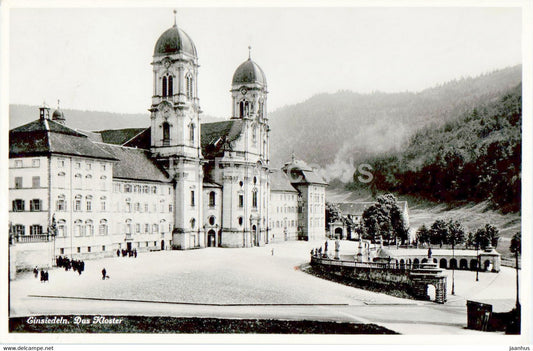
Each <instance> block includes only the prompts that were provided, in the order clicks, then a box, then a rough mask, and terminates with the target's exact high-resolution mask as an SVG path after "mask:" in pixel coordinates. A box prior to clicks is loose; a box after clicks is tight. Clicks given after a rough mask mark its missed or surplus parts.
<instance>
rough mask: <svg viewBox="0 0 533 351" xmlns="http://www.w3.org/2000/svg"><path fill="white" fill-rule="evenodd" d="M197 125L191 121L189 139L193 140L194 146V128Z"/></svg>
mask: <svg viewBox="0 0 533 351" xmlns="http://www.w3.org/2000/svg"><path fill="white" fill-rule="evenodd" d="M195 127H196V126H195V125H194V123H191V125H190V126H189V140H190V141H191V145H192V146H194V128H195Z"/></svg>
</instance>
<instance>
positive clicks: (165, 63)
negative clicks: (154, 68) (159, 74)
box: [163, 60, 170, 68]
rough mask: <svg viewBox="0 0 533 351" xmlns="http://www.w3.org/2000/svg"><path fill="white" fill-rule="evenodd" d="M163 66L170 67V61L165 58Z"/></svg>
mask: <svg viewBox="0 0 533 351" xmlns="http://www.w3.org/2000/svg"><path fill="white" fill-rule="evenodd" d="M163 66H165V68H169V67H170V61H169V60H165V61H164V62H163Z"/></svg>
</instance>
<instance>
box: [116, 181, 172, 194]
mask: <svg viewBox="0 0 533 351" xmlns="http://www.w3.org/2000/svg"><path fill="white" fill-rule="evenodd" d="M158 188H159V187H158V186H156V185H152V186H149V185H134V184H130V183H125V184H123V183H114V184H113V192H115V193H135V194H157V193H158V190H159V189H158ZM163 189H164V188H161V191H160V194H161V195H164V194H163ZM171 194H172V188H171V187H168V195H171Z"/></svg>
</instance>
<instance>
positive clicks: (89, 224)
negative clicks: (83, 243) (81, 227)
mask: <svg viewBox="0 0 533 351" xmlns="http://www.w3.org/2000/svg"><path fill="white" fill-rule="evenodd" d="M85 235H86V236H93V235H94V225H93V221H92V220H90V219H88V220H86V221H85Z"/></svg>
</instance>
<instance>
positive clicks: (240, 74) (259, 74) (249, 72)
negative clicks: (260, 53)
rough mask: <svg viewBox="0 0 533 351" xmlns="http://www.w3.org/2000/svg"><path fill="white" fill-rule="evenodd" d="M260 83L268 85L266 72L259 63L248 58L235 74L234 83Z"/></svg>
mask: <svg viewBox="0 0 533 351" xmlns="http://www.w3.org/2000/svg"><path fill="white" fill-rule="evenodd" d="M254 83H257V84H260V85H263V86H266V84H267V82H266V78H265V73H263V70H262V69H261V67H259V65H258V64H257V63H255V62H254V61H252V59H251V58H248V60H246V61H245V62H243V63H242V64H241V65H240V66H239V67H237V70H236V71H235V73H234V74H233V82H232V84H233V85H238V84H254Z"/></svg>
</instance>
